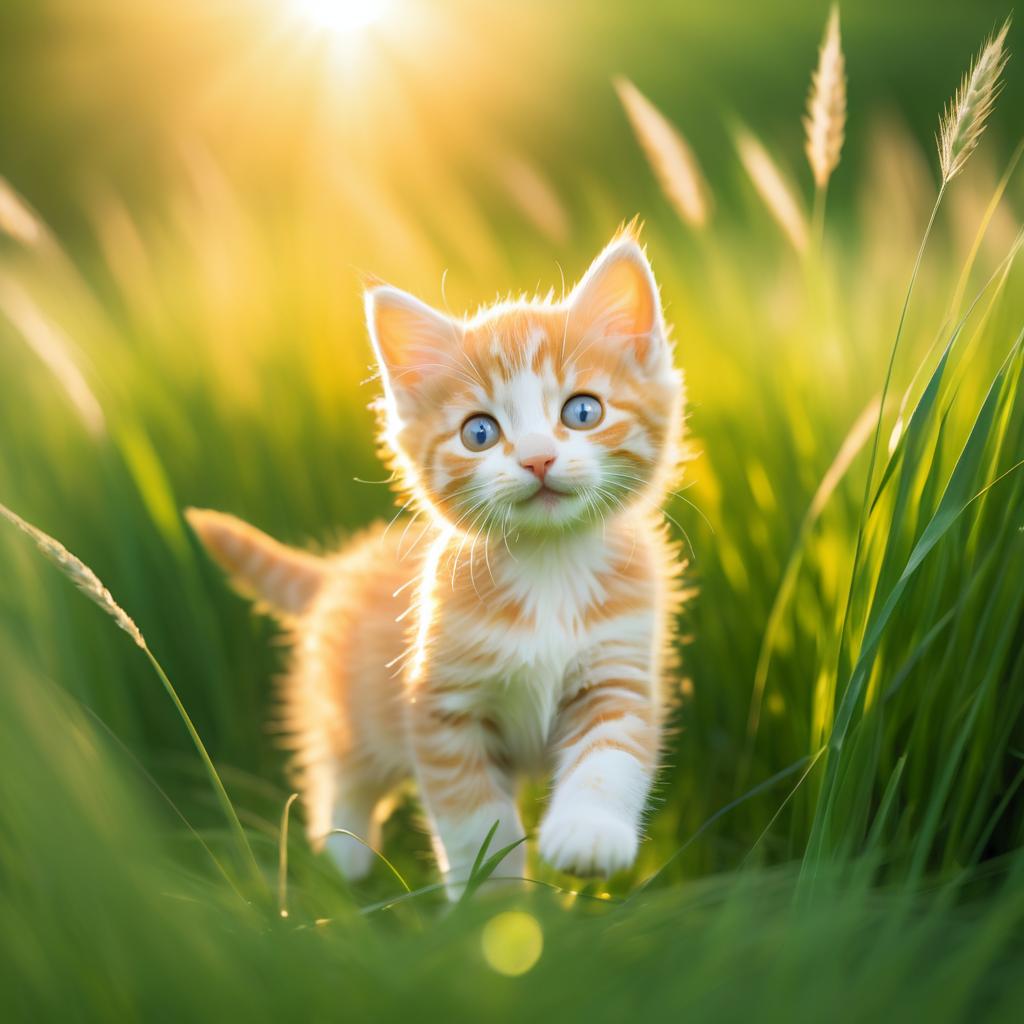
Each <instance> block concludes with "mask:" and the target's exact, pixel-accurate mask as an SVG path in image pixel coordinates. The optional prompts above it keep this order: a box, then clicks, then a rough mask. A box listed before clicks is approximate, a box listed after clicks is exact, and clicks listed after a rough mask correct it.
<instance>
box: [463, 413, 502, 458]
mask: <svg viewBox="0 0 1024 1024" xmlns="http://www.w3.org/2000/svg"><path fill="white" fill-rule="evenodd" d="M499 437H501V427H499V426H498V421H497V420H496V419H495V418H494V417H493V416H486V415H484V413H477V414H476V415H475V416H470V417H469V419H468V420H466V422H465V423H463V424H462V443H463V444H464V445H465V446H466V447H467V448H468V449H469V450H470V451H471V452H482V451H484V450H485V449H487V448H493V447H494V445H496V444H497V443H498V438H499Z"/></svg>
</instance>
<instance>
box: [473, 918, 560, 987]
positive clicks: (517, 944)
mask: <svg viewBox="0 0 1024 1024" xmlns="http://www.w3.org/2000/svg"><path fill="white" fill-rule="evenodd" d="M480 941H481V945H482V946H483V951H484V959H485V960H486V961H487V963H488V964H489V965H490V967H491V968H493V969H494V970H495V971H497V972H498V973H499V974H504V975H506V976H508V977H510V978H514V977H517V976H518V975H520V974H525V973H526V972H527V971H528V970H530V968H531V967H533V965H534V964H536V963H537V961H538V960H539V959H540V954H541V951H542V950H543V948H544V934H543V932H542V931H541V927H540V924H539V923H538V922H537V919H536V918H535V917H533V916H532V915H531V914H527V913H525V912H523V911H520V910H508V911H505V912H504V913H502V914H498V915H497V916H496V917H492V918H491V919H490V921H488V922H487V924H486V925H484V930H483V935H482V936H481V940H480Z"/></svg>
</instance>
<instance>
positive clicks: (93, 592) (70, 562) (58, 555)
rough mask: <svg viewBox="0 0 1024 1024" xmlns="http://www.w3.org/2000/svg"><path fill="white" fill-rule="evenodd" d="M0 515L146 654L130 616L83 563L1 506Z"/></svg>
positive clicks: (4, 506) (143, 640)
mask: <svg viewBox="0 0 1024 1024" xmlns="http://www.w3.org/2000/svg"><path fill="white" fill-rule="evenodd" d="M0 516H3V517H4V519H6V520H7V521H8V522H9V523H13V524H14V525H15V526H16V527H17V528H18V529H19V530H21V532H22V533H24V534H26V535H27V536H29V537H31V538H32V540H33V541H35V545H36V547H37V548H39V550H40V551H41V552H42V553H43V554H44V555H45V556H46V557H47V558H48V559H49V560H50V561H51V562H52V563H53V564H54V565H55V566H56V567H57V568H58V569H60V571H61V572H62V573H64V575H65V576H67V578H68V579H69V580H71V582H72V583H74V585H75V586H76V587H78V589H79V590H80V591H81V592H82V593H83V594H85V596H86V597H87V598H89V600H90V601H92V602H93V604H97V605H99V606H100V608H102V609H103V610H104V611H105V612H106V613H107V614H108V615H109V616H110V617H111V618H112V619H113V620H114V621H115V622H116V623H117V624H118V625H119V626H120V627H121V629H123V630H124V631H125V632H126V633H127V634H128V635H129V636H130V637H131V638H132V639H133V640H134V641H135V643H136V644H138V646H139V647H141V648H142V650H144V651H148V648H147V647H146V640H145V638H144V637H143V635H142V633H141V632H140V631H139V627H138V626H136V625H135V623H134V622H133V621H132V618H131V616H130V615H129V614H128V613H127V612H126V611H125V610H124V609H123V608H122V607H121V606H120V605H119V604H118V603H117V602H116V601H115V600H114V598H113V597H112V596H111V594H110V591H109V590H107V588H106V587H105V586H104V585H103V583H102V582H101V581H100V578H99V577H98V576H97V575H96V573H94V572H93V571H92V569H90V568H89V566H87V565H86V564H85V562H83V561H82V560H81V559H80V558H78V557H76V556H75V555H73V554H72V553H71V552H70V551H68V549H67V548H66V547H64V545H63V544H61V542H60V541H58V540H55V539H54V538H53V537H51V536H50V535H49V534H48V533H43V531H42V530H40V529H38V528H37V527H35V526H33V525H32V524H31V523H26V522H25V520H24V519H22V518H21V516H19V515H18V514H17V513H16V512H12V511H11V510H10V509H9V508H8V507H7V506H6V505H4V504H2V503H0Z"/></svg>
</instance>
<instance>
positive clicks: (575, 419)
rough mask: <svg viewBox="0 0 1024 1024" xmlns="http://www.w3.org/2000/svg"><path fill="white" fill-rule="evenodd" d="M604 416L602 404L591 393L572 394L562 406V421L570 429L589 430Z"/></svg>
mask: <svg viewBox="0 0 1024 1024" xmlns="http://www.w3.org/2000/svg"><path fill="white" fill-rule="evenodd" d="M603 418H604V406H603V405H602V404H601V400H600V399H599V398H595V397H594V396H593V395H573V396H572V398H570V399H569V401H568V402H566V403H565V405H563V406H562V422H563V423H564V424H565V425H566V426H567V427H570V428H571V429H572V430H591V429H593V428H594V427H596V426H597V425H598V423H600V422H601V420H602V419H603Z"/></svg>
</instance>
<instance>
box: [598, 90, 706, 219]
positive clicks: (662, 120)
mask: <svg viewBox="0 0 1024 1024" xmlns="http://www.w3.org/2000/svg"><path fill="white" fill-rule="evenodd" d="M614 85H615V91H616V92H617V93H618V94H619V99H620V100H621V101H622V105H623V107H624V108H625V110H626V116H627V117H628V118H629V123H630V124H631V125H632V127H633V132H634V133H635V135H636V137H637V141H638V142H639V143H640V146H641V148H642V149H643V151H644V155H645V156H646V157H647V161H648V163H649V164H650V165H651V167H652V168H653V170H654V173H655V176H656V177H657V179H658V184H660V185H661V188H662V191H663V192H664V193H665V195H666V196H667V197H668V200H669V202H670V203H671V204H672V206H673V207H674V208H675V211H676V213H678V214H679V216H680V217H681V218H682V220H683V222H684V223H686V224H689V225H690V226H691V227H695V228H702V227H704V225H705V224H706V223H707V220H708V217H709V216H710V213H711V190H710V189H709V188H708V185H707V182H706V181H705V180H704V175H703V174H702V173H701V170H700V167H699V165H698V164H697V158H696V157H695V156H694V155H693V150H692V149H691V148H690V146H689V144H688V143H687V141H686V140H685V139H684V138H683V137H682V135H680V133H679V131H678V129H676V128H675V126H674V125H672V124H671V122H670V121H669V120H668V119H667V118H666V117H665V116H664V115H663V114H662V113H661V111H660V110H658V108H657V107H655V105H654V104H653V103H651V101H650V100H649V99H648V98H647V97H646V96H644V94H643V93H642V92H640V90H639V89H638V88H637V87H636V86H635V85H634V84H633V83H632V82H631V81H630V80H629V79H628V78H621V77H620V78H616V79H615V81H614Z"/></svg>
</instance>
